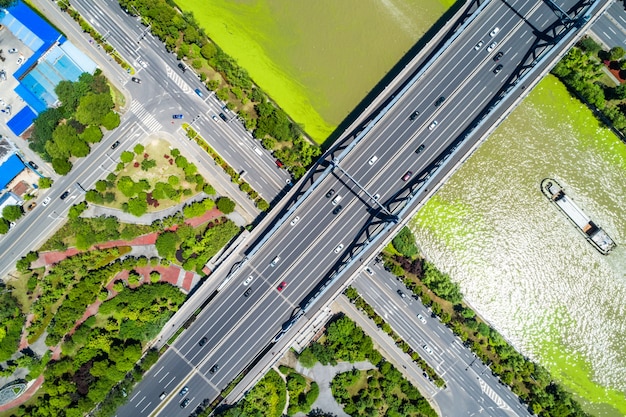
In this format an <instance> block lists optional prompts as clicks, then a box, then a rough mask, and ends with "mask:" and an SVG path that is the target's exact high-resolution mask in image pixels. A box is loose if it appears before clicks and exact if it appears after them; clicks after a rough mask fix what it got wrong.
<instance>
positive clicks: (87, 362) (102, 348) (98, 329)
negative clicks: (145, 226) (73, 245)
mask: <svg viewBox="0 0 626 417" xmlns="http://www.w3.org/2000/svg"><path fill="white" fill-rule="evenodd" d="M120 254H121V252H120V250H119V249H117V248H112V249H106V250H100V251H92V252H86V253H81V254H77V255H74V256H72V257H69V258H66V259H64V260H62V261H60V262H59V263H57V264H56V265H55V266H54V267H52V268H51V270H50V271H49V273H48V274H47V275H45V276H44V277H43V278H42V279H40V280H39V292H40V296H39V298H38V299H37V300H36V302H35V303H34V304H33V306H32V313H33V314H34V319H33V323H32V325H31V326H30V327H29V328H28V331H29V333H30V334H31V335H33V336H37V335H41V334H42V332H43V330H47V332H48V336H47V337H46V344H47V345H49V346H50V345H56V344H59V343H61V348H62V356H61V358H60V359H59V360H55V361H51V362H49V363H48V365H47V366H46V363H45V361H43V360H42V361H37V360H33V359H31V360H30V362H32V364H30V366H31V374H32V373H33V372H35V371H37V370H39V372H40V371H41V369H43V367H44V366H46V367H45V370H44V376H45V383H44V390H45V392H46V395H44V396H42V397H40V398H39V399H38V401H37V402H36V403H34V404H32V405H29V406H22V407H20V408H19V409H18V410H17V411H16V414H15V415H16V416H22V415H65V416H81V415H84V414H85V413H86V412H88V411H89V410H91V409H92V408H93V407H94V406H95V405H96V404H98V403H100V402H101V401H103V400H105V399H107V398H108V400H107V401H108V402H107V404H105V406H103V407H101V410H100V411H99V413H102V412H103V410H108V412H109V413H114V412H115V408H116V407H117V406H119V404H120V403H121V395H119V392H118V391H117V390H118V389H119V387H118V388H115V389H114V387H115V386H116V385H117V384H118V383H119V382H120V381H122V380H124V378H130V381H125V382H124V383H123V384H122V386H123V387H125V389H129V390H130V386H131V384H132V382H133V381H136V380H137V379H138V378H140V376H141V374H142V373H143V372H144V371H145V370H147V369H148V366H149V365H151V364H152V363H154V361H156V358H157V357H158V353H156V352H153V353H152V354H151V356H152V358H151V359H149V360H148V361H147V362H146V361H144V362H143V364H142V365H141V366H136V363H137V361H138V360H139V359H140V358H141V356H142V351H143V347H144V343H145V342H147V341H148V340H151V339H152V338H154V337H155V336H156V334H158V332H159V331H160V329H161V328H162V327H163V325H164V324H165V323H166V322H167V320H168V319H169V318H170V317H171V315H172V314H173V313H174V312H175V311H176V310H177V309H178V307H179V306H180V305H181V304H182V303H183V302H184V300H185V298H186V296H185V295H184V294H183V293H182V292H181V291H180V290H179V289H178V288H176V287H174V286H172V285H169V284H166V283H153V284H151V285H142V286H140V287H138V288H135V289H129V288H126V287H125V286H124V285H122V286H116V290H117V291H118V294H117V295H116V296H115V297H113V298H111V299H108V300H107V298H108V295H109V294H108V290H106V288H105V287H104V285H105V284H106V283H108V282H109V281H110V280H111V279H112V278H113V277H114V276H115V275H117V274H118V273H119V272H121V271H123V270H132V269H133V268H136V267H142V266H146V265H148V263H149V262H150V263H152V264H154V263H155V262H151V261H149V260H148V259H147V258H145V257H140V258H133V257H127V258H125V259H123V260H119V259H117V260H116V258H118V256H119V255H120ZM32 258H33V257H32V256H31V257H30V258H28V259H32ZM152 261H157V262H156V263H158V259H157V258H154V259H153V260H152ZM26 262H27V259H26V258H25V260H24V263H25V264H26ZM24 266H28V265H24ZM103 295H104V296H103ZM97 297H100V299H104V300H106V301H104V302H103V303H102V304H101V305H100V308H99V310H98V313H97V315H96V316H92V317H89V318H88V319H87V320H85V321H84V322H83V323H82V324H81V325H80V326H78V328H77V329H76V331H75V332H74V333H73V334H71V335H70V334H68V331H69V330H70V329H72V328H73V327H74V325H75V323H76V322H77V320H78V319H80V317H81V316H82V315H83V314H84V312H85V308H86V306H88V305H90V304H92V303H93V302H95V301H96V299H97ZM2 311H3V312H4V314H8V313H9V312H12V311H13V310H12V309H11V308H10V306H7V310H5V309H3V310H2ZM18 313H21V312H20V311H19V309H18ZM20 316H22V315H21V314H20ZM22 317H23V316H22ZM20 320H22V322H20V323H16V326H15V327H16V328H18V329H19V330H18V332H21V324H22V323H23V318H21V319H20ZM5 322H8V320H3V324H4V323H5ZM48 324H49V325H48ZM18 326H19V327H18ZM18 339H19V333H18ZM31 342H32V340H31ZM13 344H15V343H13ZM44 359H46V358H44ZM22 362H26V361H22ZM27 365H28V364H27ZM129 371H133V372H132V373H130V374H128V373H129ZM111 404H113V405H111ZM101 415H112V414H101Z"/></svg>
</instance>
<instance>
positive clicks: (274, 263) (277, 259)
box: [270, 256, 280, 267]
mask: <svg viewBox="0 0 626 417" xmlns="http://www.w3.org/2000/svg"><path fill="white" fill-rule="evenodd" d="M278 261H280V257H279V256H277V257H275V258H274V259H273V260H272V263H271V264H270V266H272V267H274V266H276V265H277V264H278Z"/></svg>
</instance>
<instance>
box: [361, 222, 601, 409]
mask: <svg viewBox="0 0 626 417" xmlns="http://www.w3.org/2000/svg"><path fill="white" fill-rule="evenodd" d="M393 243H394V248H395V250H396V251H398V252H401V253H403V254H402V255H391V254H389V253H384V252H383V254H382V257H383V260H384V264H385V268H386V269H387V270H389V271H391V273H393V274H394V275H396V276H397V277H399V278H401V279H402V281H403V282H404V284H405V285H406V287H407V288H408V289H409V290H410V291H412V292H413V294H414V295H416V296H418V297H420V299H421V301H422V303H423V304H424V305H425V306H428V307H430V308H431V310H432V312H433V313H434V314H435V315H436V316H438V317H439V319H440V320H441V322H442V323H444V324H446V325H447V326H448V327H449V328H450V329H452V331H453V332H454V333H455V334H456V335H457V336H458V337H459V338H460V339H461V340H462V341H463V342H464V343H465V345H466V346H468V347H469V348H470V349H471V350H472V351H473V352H474V353H475V354H476V356H477V357H478V358H479V359H480V360H482V361H483V363H488V364H490V368H491V370H492V373H493V374H494V375H496V376H498V377H499V378H500V380H501V381H502V382H504V383H505V384H507V385H508V386H509V387H510V388H511V390H512V391H513V393H515V394H516V395H517V396H519V397H520V398H521V399H522V400H523V401H525V402H526V403H527V404H528V405H529V407H530V410H531V411H532V412H533V413H534V414H537V415H541V416H545V417H551V416H557V415H562V414H561V411H562V410H567V415H568V416H571V417H587V416H589V414H588V413H586V412H584V411H583V410H582V408H581V406H580V404H579V403H578V402H576V401H575V399H574V397H573V396H572V394H571V393H570V392H569V391H566V390H565V389H564V388H563V387H562V386H561V385H560V384H558V383H556V382H554V379H553V377H552V376H551V375H550V373H549V372H548V370H547V369H546V368H544V367H542V366H541V365H539V364H537V363H535V362H533V361H531V360H529V359H528V358H525V357H524V356H522V355H521V354H520V353H519V352H517V351H516V350H515V349H514V348H513V346H511V345H510V344H509V343H508V342H507V341H506V340H505V339H504V338H503V337H502V335H500V333H498V332H497V331H496V330H495V329H493V328H491V327H490V326H489V325H488V324H487V323H485V322H484V321H483V320H481V319H480V318H479V317H478V316H476V313H475V312H474V311H473V310H472V309H471V308H469V307H468V306H467V305H465V304H464V303H463V302H462V298H463V295H462V294H461V292H460V289H459V286H458V284H456V283H454V282H452V280H451V279H450V277H449V276H448V275H447V274H444V273H442V272H440V271H438V270H437V269H436V268H435V266H434V265H432V264H430V263H428V262H425V261H424V259H422V258H416V257H414V256H407V254H409V255H414V254H415V250H414V248H413V246H414V244H415V243H414V239H412V235H408V234H407V233H406V232H404V233H403V234H402V238H401V239H398V240H396V239H394V240H393ZM354 293H356V291H354ZM354 293H353V294H351V296H352V297H354ZM349 297H350V296H349Z"/></svg>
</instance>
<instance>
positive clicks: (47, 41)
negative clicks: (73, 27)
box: [0, 1, 65, 53]
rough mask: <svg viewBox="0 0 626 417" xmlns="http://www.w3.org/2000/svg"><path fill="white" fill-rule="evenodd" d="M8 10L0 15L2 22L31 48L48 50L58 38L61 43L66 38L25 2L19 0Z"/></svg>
mask: <svg viewBox="0 0 626 417" xmlns="http://www.w3.org/2000/svg"><path fill="white" fill-rule="evenodd" d="M7 11H8V13H6V14H4V15H3V16H1V17H0V22H2V24H3V25H5V26H7V27H8V28H9V30H10V31H11V33H13V34H14V35H15V36H16V37H17V38H18V39H19V40H20V41H21V42H22V43H24V44H25V45H26V46H28V48H29V49H31V50H33V51H46V50H47V49H48V48H49V47H50V46H51V45H52V44H53V43H55V42H56V41H57V40H60V41H61V43H62V42H63V41H64V40H65V38H64V37H63V36H62V35H61V34H60V33H59V32H57V30H56V29H55V28H53V27H52V26H50V24H48V22H46V21H45V20H44V19H42V18H41V17H40V16H39V15H38V14H37V13H35V12H34V11H33V10H32V9H31V8H30V7H28V6H27V5H26V4H24V3H23V2H21V1H18V2H17V3H15V4H14V5H13V6H11V7H9V8H8V9H7ZM42 53H43V52H42Z"/></svg>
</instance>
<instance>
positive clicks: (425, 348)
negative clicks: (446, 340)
mask: <svg viewBox="0 0 626 417" xmlns="http://www.w3.org/2000/svg"><path fill="white" fill-rule="evenodd" d="M422 348H424V350H425V351H426V352H428V353H429V354H430V355H432V354H433V350H432V349H431V348H430V347H428V345H424V346H422Z"/></svg>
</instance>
